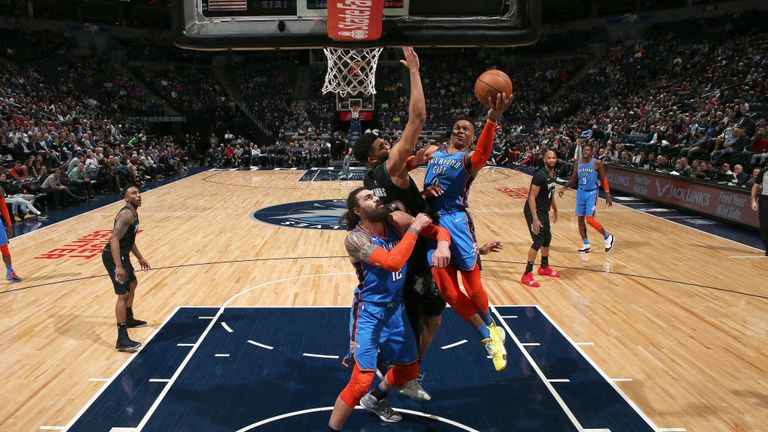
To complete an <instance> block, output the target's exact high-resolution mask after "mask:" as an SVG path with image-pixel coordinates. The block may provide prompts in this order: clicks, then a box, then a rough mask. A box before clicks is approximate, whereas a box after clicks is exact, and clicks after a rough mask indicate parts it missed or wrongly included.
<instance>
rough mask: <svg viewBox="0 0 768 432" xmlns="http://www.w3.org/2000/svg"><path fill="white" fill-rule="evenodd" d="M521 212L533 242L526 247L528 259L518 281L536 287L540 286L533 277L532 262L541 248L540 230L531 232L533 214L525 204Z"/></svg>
mask: <svg viewBox="0 0 768 432" xmlns="http://www.w3.org/2000/svg"><path fill="white" fill-rule="evenodd" d="M523 214H524V215H525V222H526V225H528V233H529V234H530V235H531V240H532V241H533V243H531V248H530V249H528V261H527V262H526V264H525V272H524V273H523V277H522V278H521V279H520V282H522V283H523V285H526V286H529V287H533V288H538V287H539V286H540V285H539V283H538V282H536V281H535V280H534V279H533V264H534V263H535V262H536V255H538V254H539V249H540V248H541V239H540V238H539V233H540V232H541V231H539V233H535V232H533V215H532V214H531V211H530V210H529V208H528V206H527V205H526V207H525V211H523Z"/></svg>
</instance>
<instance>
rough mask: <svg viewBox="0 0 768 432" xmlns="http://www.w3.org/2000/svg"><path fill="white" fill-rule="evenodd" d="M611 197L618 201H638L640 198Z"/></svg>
mask: <svg viewBox="0 0 768 432" xmlns="http://www.w3.org/2000/svg"><path fill="white" fill-rule="evenodd" d="M613 199H615V200H619V201H640V198H635V197H613Z"/></svg>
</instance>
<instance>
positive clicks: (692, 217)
mask: <svg viewBox="0 0 768 432" xmlns="http://www.w3.org/2000/svg"><path fill="white" fill-rule="evenodd" d="M664 219H703V218H702V217H701V216H664Z"/></svg>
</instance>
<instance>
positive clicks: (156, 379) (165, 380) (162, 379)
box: [149, 378, 170, 383]
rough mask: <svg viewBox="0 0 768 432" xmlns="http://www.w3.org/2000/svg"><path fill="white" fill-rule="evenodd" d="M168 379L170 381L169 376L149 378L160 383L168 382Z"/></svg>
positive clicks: (150, 380)
mask: <svg viewBox="0 0 768 432" xmlns="http://www.w3.org/2000/svg"><path fill="white" fill-rule="evenodd" d="M168 381H170V380H169V379H168V378H150V379H149V382H160V383H163V382H168Z"/></svg>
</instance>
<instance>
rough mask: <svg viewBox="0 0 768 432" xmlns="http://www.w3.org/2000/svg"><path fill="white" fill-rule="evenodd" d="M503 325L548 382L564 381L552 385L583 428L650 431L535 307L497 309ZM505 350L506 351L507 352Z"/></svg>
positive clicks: (613, 431) (645, 423)
mask: <svg viewBox="0 0 768 432" xmlns="http://www.w3.org/2000/svg"><path fill="white" fill-rule="evenodd" d="M497 309H498V311H499V313H500V314H501V315H502V316H507V315H516V316H517V318H514V319H506V320H505V322H506V323H507V325H508V326H509V327H510V328H511V329H512V331H513V332H514V333H515V335H517V337H518V338H519V339H520V342H521V343H539V344H540V345H538V346H526V347H525V348H526V349H527V350H528V352H529V354H530V355H531V357H532V358H533V360H534V361H535V362H536V364H537V365H539V367H540V368H541V371H542V373H543V374H544V376H546V377H547V378H548V379H568V380H570V382H555V383H552V385H553V386H554V387H555V389H556V390H557V392H558V394H560V396H561V397H562V398H563V401H564V402H565V404H566V405H567V406H568V407H569V408H570V409H571V411H572V412H573V414H574V415H575V416H576V419H577V420H578V421H579V423H581V425H582V426H583V427H584V428H587V429H590V428H594V429H610V430H611V431H612V432H616V431H632V432H634V431H653V428H652V427H651V425H649V424H648V423H647V422H646V421H645V420H644V419H643V418H642V417H641V416H640V415H639V414H638V413H637V412H636V411H635V410H634V409H633V408H632V407H631V406H630V405H629V404H628V403H627V402H626V400H625V399H624V398H623V397H622V396H621V395H620V394H619V392H618V391H616V389H615V388H614V387H613V386H612V385H611V384H610V383H609V382H608V381H606V380H605V379H604V378H603V376H602V375H601V374H600V373H599V372H598V371H597V370H596V369H595V368H594V366H592V364H591V363H590V362H589V361H588V360H587V359H586V358H585V357H584V356H582V355H581V353H580V352H579V351H578V350H577V349H576V347H575V346H574V345H573V344H571V342H570V341H569V340H568V339H567V338H566V337H565V335H563V334H562V333H561V332H560V331H559V330H558V329H557V328H556V327H555V326H554V325H553V323H552V322H550V320H549V319H548V318H547V317H546V316H545V315H544V314H543V313H541V311H540V310H539V309H538V308H536V307H523V306H516V307H499V308H497ZM508 349H509V348H508Z"/></svg>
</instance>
